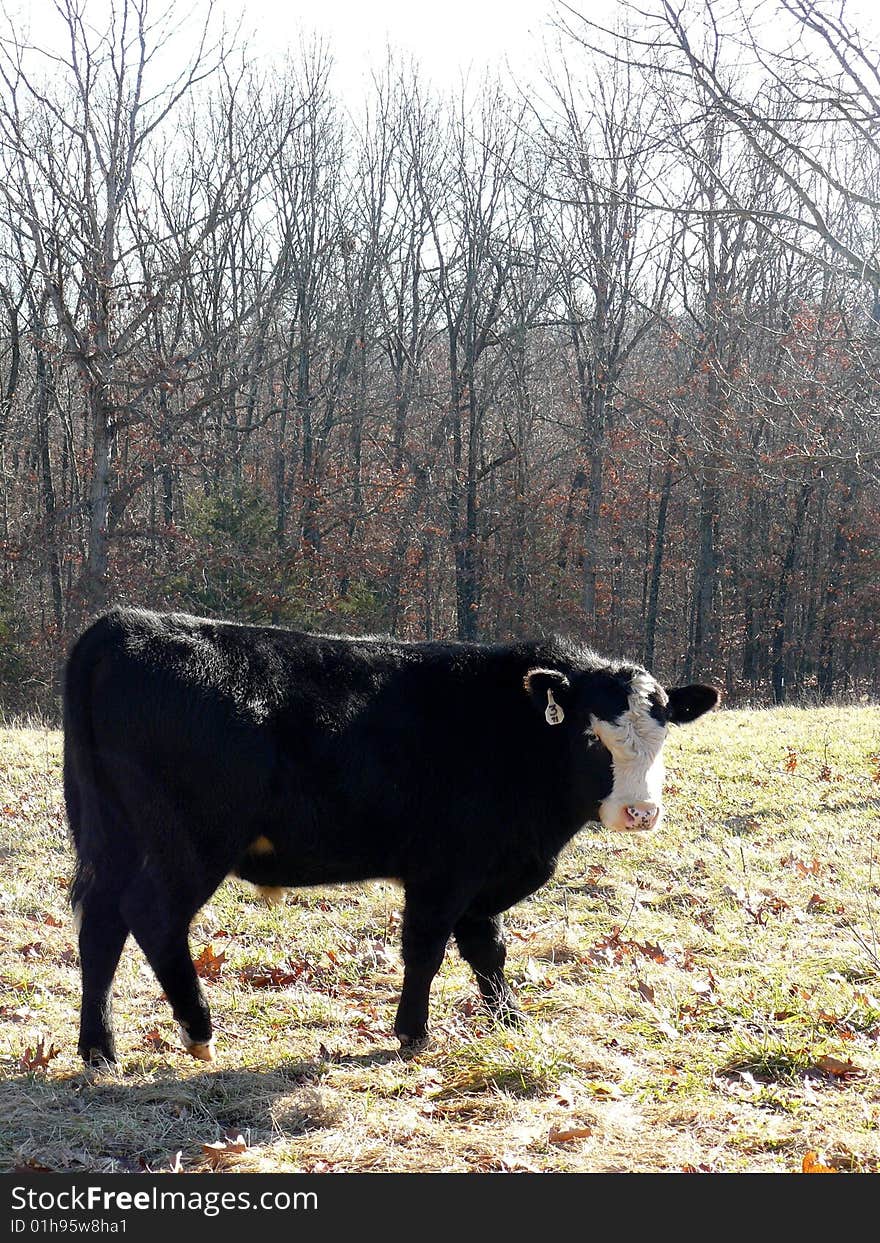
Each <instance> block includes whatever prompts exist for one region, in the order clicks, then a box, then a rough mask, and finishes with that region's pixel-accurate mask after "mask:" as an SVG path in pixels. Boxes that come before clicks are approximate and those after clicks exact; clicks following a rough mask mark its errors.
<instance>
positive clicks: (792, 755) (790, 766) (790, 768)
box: [782, 749, 798, 773]
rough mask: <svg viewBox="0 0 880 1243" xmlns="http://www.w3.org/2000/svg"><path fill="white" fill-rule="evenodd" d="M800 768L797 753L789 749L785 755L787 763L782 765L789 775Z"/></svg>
mask: <svg viewBox="0 0 880 1243" xmlns="http://www.w3.org/2000/svg"><path fill="white" fill-rule="evenodd" d="M797 766H798V757H797V751H792V750H791V749H789V750H788V751H787V752H786V754H785V763H784V764H783V765H782V767H783V768H784V770H785V771H786V772H787V773H793V772H794V771H795V769H796V768H797Z"/></svg>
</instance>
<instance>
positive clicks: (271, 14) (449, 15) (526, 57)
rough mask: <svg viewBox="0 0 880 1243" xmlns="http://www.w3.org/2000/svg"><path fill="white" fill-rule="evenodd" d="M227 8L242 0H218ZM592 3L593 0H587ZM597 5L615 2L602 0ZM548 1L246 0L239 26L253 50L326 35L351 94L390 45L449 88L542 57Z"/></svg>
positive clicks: (523, 69) (523, 67) (341, 83)
mask: <svg viewBox="0 0 880 1243" xmlns="http://www.w3.org/2000/svg"><path fill="white" fill-rule="evenodd" d="M220 2H221V3H222V5H223V8H224V10H225V11H226V12H227V13H229V14H230V15H233V14H235V13H237V12H239V11H240V10H241V8H242V4H241V0H220ZM586 2H587V3H588V4H589V5H590V6H591V7H593V8H595V7H596V0H586ZM599 7H600V8H613V7H615V6H614V5H613V4H610V3H609V0H601V2H600V5H599ZM555 8H556V5H555V3H554V0H363V2H359V0H286V2H285V0H246V3H244V5H243V11H244V24H243V32H247V31H251V30H252V31H254V39H253V43H254V46H255V50H257V51H259V52H266V53H268V54H270V55H271V54H272V53H273V52H276V51H279V50H280V49H282V48H283V47H285V46H290V45H295V44H296V43H297V41H298V38H299V32H300V31H304V32H305V33H306V34H309V33H311V32H315V33H316V34H318V35H321V36H326V38H327V40H328V43H329V45H330V47H331V50H332V53H333V58H334V62H335V67H336V73H335V77H336V82H337V86H338V88H339V89H340V90H341V92H342V93H343V94H345V95H347V96H349V97H354V98H357V97H358V96H360V95H361V94H362V92H363V91H364V90H365V89H366V88H367V87H368V84H369V74H370V69H371V68H378V67H379V66H381V65H382V64H383V62H384V60H385V49H386V47H387V46H389V45H390V46H391V47H392V48H393V49H395V50H396V51H398V52H402V53H404V54H405V55H410V56H412V57H413V58H414V59H415V60H416V61H417V62H418V63H419V64H420V66H421V68H422V70H423V71H424V74H425V76H426V77H427V78H428V79H429V80H431V81H433V83H434V85H436V86H438V87H441V88H445V87H455V86H457V85H458V83H459V81H460V80H461V77H462V75H467V74H470V76H471V77H472V78H479V77H480V75H481V74H482V72H483V70H484V69H485V68H487V67H490V68H494V69H497V70H504V68H505V65H506V64H507V63H509V64H510V66H511V68H512V69H513V71H514V72H515V73H516V74H517V75H519V74H520V73H523V74H526V75H527V74H528V70H529V69H530V68H532V67H534V65H535V64H536V63H537V61H538V60H539V59H540V56H541V49H542V43H543V39H544V36H545V34H546V33H547V32H548V30H549V22H550V20H551V17H552V14H553V12H554V10H555Z"/></svg>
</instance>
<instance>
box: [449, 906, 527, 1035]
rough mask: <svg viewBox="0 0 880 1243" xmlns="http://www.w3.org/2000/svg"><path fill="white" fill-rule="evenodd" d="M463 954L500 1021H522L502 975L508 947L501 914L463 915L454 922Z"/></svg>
mask: <svg viewBox="0 0 880 1243" xmlns="http://www.w3.org/2000/svg"><path fill="white" fill-rule="evenodd" d="M455 940H456V943H457V945H458V948H459V952H460V953H461V956H462V958H463V959H464V960H465V962H466V963H468V964H469V966H470V967H471V969H472V970H473V973H474V975H475V976H476V977H477V984H478V985H479V987H480V995H481V996H482V998H483V1001H484V1002H485V1004H486V1006H487V1007H488V1009H489V1010H491V1012H492V1013H493V1014H494V1015H495V1017H496V1018H498V1019H500V1020H501V1022H503V1023H510V1024H516V1023H519V1022H521V1021H522V1012H521V1010H520V1009H519V1006H518V1005H517V1004H516V999H515V998H514V996H513V993H512V992H511V991H510V985H509V984H508V983H507V980H506V978H505V975H504V962H505V959H506V958H507V950H506V949H505V946H504V925H503V921H502V917H501V916H500V915H463V916H462V918H461V919H460V920H459V921H458V923H457V924H456V925H455Z"/></svg>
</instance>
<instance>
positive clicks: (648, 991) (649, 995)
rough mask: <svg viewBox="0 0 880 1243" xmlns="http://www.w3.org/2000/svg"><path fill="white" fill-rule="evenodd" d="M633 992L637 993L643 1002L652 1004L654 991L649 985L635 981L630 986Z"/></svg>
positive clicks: (641, 981) (642, 981)
mask: <svg viewBox="0 0 880 1243" xmlns="http://www.w3.org/2000/svg"><path fill="white" fill-rule="evenodd" d="M630 988H631V989H632V990H633V992H635V993H638V994H639V996H640V997H643V998H644V1000H645V1001H648V1002H650V1003H651V1005H653V1004H654V990H653V988H652V987H651V985H650V984H646V983H645V981H644V980H637V981H636V983H635V984H630Z"/></svg>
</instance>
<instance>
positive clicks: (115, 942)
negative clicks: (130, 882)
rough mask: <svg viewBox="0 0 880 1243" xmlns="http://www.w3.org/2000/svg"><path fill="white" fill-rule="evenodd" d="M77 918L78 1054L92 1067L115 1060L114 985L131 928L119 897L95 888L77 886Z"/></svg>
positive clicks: (75, 914) (113, 893)
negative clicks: (79, 978) (79, 890)
mask: <svg viewBox="0 0 880 1243" xmlns="http://www.w3.org/2000/svg"><path fill="white" fill-rule="evenodd" d="M73 909H74V917H75V918H76V919H77V920H78V921H79V960H80V970H81V972H82V1008H81V1012H80V1026H79V1044H78V1049H79V1055H80V1057H81V1058H82V1059H83V1061H85V1062H88V1063H90V1064H91V1065H98V1064H100V1063H101V1062H115V1061H116V1045H115V1041H114V1037H113V1016H112V1001H111V991H110V990H111V986H112V983H113V976H114V973H115V971H116V968H117V966H118V965H119V958H120V955H121V954H122V947H123V946H124V945H125V939H126V937H127V936H128V927H127V926H126V924H125V921H124V920H123V918H122V915H121V913H120V910H119V894H118V893H117V892H111V891H109V890H107V889H101V888H98V887H97V886H96V885H93V886H92V887H91V888H88V889H86V890H85V892H83V893H77V887H76V886H75V887H74V908H73Z"/></svg>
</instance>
